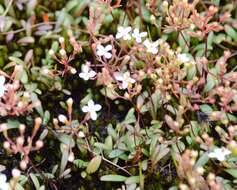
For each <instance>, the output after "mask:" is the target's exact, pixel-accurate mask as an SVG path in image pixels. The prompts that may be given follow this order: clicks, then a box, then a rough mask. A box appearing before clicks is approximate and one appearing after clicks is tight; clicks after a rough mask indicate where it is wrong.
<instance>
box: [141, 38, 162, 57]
mask: <svg viewBox="0 0 237 190" xmlns="http://www.w3.org/2000/svg"><path fill="white" fill-rule="evenodd" d="M143 44H144V45H145V46H146V48H147V52H148V53H152V54H157V53H158V45H159V41H155V42H151V41H150V40H148V39H146V40H145V41H144V42H143Z"/></svg>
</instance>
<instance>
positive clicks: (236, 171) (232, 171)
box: [225, 169, 237, 179]
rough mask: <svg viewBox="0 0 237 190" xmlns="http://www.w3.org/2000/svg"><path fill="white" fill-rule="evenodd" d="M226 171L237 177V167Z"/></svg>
mask: <svg viewBox="0 0 237 190" xmlns="http://www.w3.org/2000/svg"><path fill="white" fill-rule="evenodd" d="M225 171H226V172H227V173H229V174H230V175H232V176H233V177H234V178H236V179H237V169H226V170H225Z"/></svg>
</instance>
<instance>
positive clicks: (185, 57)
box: [177, 53, 191, 63]
mask: <svg viewBox="0 0 237 190" xmlns="http://www.w3.org/2000/svg"><path fill="white" fill-rule="evenodd" d="M177 58H178V60H179V61H181V62H182V63H187V62H189V61H191V60H190V57H188V55H187V54H186V53H182V54H178V56H177Z"/></svg>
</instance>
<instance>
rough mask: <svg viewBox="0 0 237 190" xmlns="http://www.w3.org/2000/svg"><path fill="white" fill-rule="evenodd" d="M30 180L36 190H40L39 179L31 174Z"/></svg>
mask: <svg viewBox="0 0 237 190" xmlns="http://www.w3.org/2000/svg"><path fill="white" fill-rule="evenodd" d="M30 178H31V180H32V181H33V183H34V186H35V189H36V190H38V189H39V188H40V183H39V180H38V179H37V177H36V176H35V175H34V174H33V173H30Z"/></svg>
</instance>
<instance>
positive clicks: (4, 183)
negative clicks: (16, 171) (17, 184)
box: [0, 174, 9, 190]
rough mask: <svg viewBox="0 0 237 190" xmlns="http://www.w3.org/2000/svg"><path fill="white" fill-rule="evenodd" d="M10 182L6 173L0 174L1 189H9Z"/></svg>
mask: <svg viewBox="0 0 237 190" xmlns="http://www.w3.org/2000/svg"><path fill="white" fill-rule="evenodd" d="M8 189H9V183H7V177H6V175H4V174H0V190H8Z"/></svg>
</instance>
